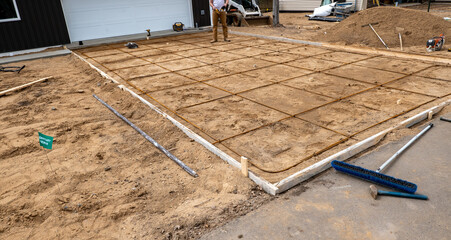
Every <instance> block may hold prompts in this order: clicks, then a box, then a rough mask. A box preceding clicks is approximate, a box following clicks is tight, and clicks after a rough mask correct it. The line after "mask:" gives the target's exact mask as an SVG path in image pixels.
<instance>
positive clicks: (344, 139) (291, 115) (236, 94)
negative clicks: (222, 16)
mask: <svg viewBox="0 0 451 240" xmlns="http://www.w3.org/2000/svg"><path fill="white" fill-rule="evenodd" d="M174 41H179V40H174ZM243 41H244V40H243ZM180 42H182V41H180ZM182 43H183V42H182ZM184 44H186V43H184ZM264 44H268V43H262V44H261V45H264ZM248 47H250V46H244V47H243V49H244V48H248ZM294 47H296V46H293V48H294ZM199 48H202V47H199ZM113 49H117V50H119V51H121V52H122V53H126V54H129V55H131V56H133V57H134V58H138V59H142V60H144V61H147V60H146V59H143V57H138V56H135V55H133V54H131V53H130V52H126V51H123V50H121V49H119V47H118V48H113ZM153 49H160V48H158V47H157V48H153ZM195 49H197V48H195ZM289 49H291V48H289ZM160 50H161V49H160ZM189 50H193V49H189ZM189 50H186V51H189ZM235 50H236V49H235ZM100 51H102V50H100ZM215 51H218V52H229V51H233V50H215ZM268 51H270V52H280V51H275V50H271V49H269V50H268ZM180 52H181V53H182V52H183V51H180ZM332 52H343V51H332ZM82 54H83V53H82ZM165 54H174V55H177V56H180V57H182V58H185V59H191V60H194V61H198V62H201V63H203V64H206V65H204V66H216V65H215V64H216V63H213V64H210V63H206V62H202V61H200V60H197V59H192V58H193V57H198V56H204V55H211V54H215V53H207V54H202V55H197V56H190V57H185V56H183V55H181V54H177V53H176V52H168V53H165ZM321 54H325V53H320V54H317V55H321ZM83 55H84V54H83ZM113 55H114V54H113ZM293 55H297V56H299V57H298V58H296V59H292V60H289V61H285V62H282V63H280V62H279V63H277V62H274V61H270V60H263V61H267V62H271V63H273V64H270V65H268V66H264V67H262V68H258V69H264V68H268V67H272V66H276V65H286V63H289V62H293V61H296V60H298V59H304V58H310V57H313V58H316V59H321V58H317V57H315V56H316V55H309V56H304V55H300V54H293ZM360 55H362V54H360ZM105 56H108V55H105ZM153 56H155V55H153ZM379 56H380V55H373V56H369V57H368V58H365V59H360V60H356V61H352V62H349V63H341V62H337V61H334V62H337V63H340V64H341V65H339V66H336V67H331V68H327V69H323V70H318V71H312V70H310V69H306V68H302V67H297V66H290V65H286V66H289V67H293V68H298V69H302V70H308V71H312V72H311V73H307V74H305V75H302V76H308V75H311V74H315V73H322V74H326V75H331V76H337V75H334V74H328V73H324V72H323V71H327V70H330V69H334V68H339V67H343V66H346V65H349V64H353V63H357V62H360V61H365V60H368V59H371V58H375V57H379ZM85 57H87V56H86V55H85ZM96 57H99V56H96ZM88 58H89V57H88ZM246 58H253V57H248V56H244V57H243V58H239V59H235V60H240V59H246ZM91 59H92V60H94V61H96V60H95V59H93V58H91ZM235 60H232V61H235ZM321 60H324V59H321ZM170 61H173V60H168V61H164V62H170ZM96 62H97V63H98V64H99V65H101V66H102V67H104V68H105V69H108V70H109V71H113V72H114V71H115V70H118V69H115V70H111V69H109V68H107V67H106V66H104V65H103V64H102V63H100V62H98V61H96ZM147 62H149V63H150V64H155V65H157V66H159V67H161V68H163V69H166V70H168V72H165V73H160V74H168V73H174V74H177V75H180V76H183V77H186V78H188V79H190V80H192V81H193V83H189V84H185V85H178V86H175V87H171V88H166V89H164V90H168V89H172V88H177V87H182V86H187V85H192V84H195V83H203V84H205V85H208V86H211V87H214V88H216V89H219V90H222V91H224V92H227V93H230V95H227V96H224V97H221V98H216V99H213V100H209V101H206V102H202V103H198V104H194V105H190V106H185V107H183V108H181V109H186V108H190V107H193V106H197V105H201V104H205V103H208V102H212V101H216V100H218V99H222V98H227V97H231V96H239V97H241V98H243V99H246V100H249V101H251V102H254V103H256V104H259V105H262V106H265V107H267V108H270V109H273V110H276V111H278V112H281V113H284V114H287V115H288V116H287V117H285V118H282V119H280V120H278V121H275V122H272V123H268V124H265V125H262V126H259V127H257V128H254V129H251V130H248V131H245V132H243V133H240V134H237V135H234V136H232V137H228V138H225V139H220V140H217V139H215V138H214V137H212V136H210V135H209V134H208V133H206V132H204V131H203V130H202V129H201V128H200V127H198V126H197V125H195V124H194V123H192V122H190V121H189V120H187V119H186V118H184V117H183V116H180V115H179V114H177V112H176V111H174V110H172V109H170V108H168V107H166V106H165V105H164V104H162V103H160V102H159V101H157V100H156V99H154V98H153V97H152V96H150V95H149V94H148V93H147V92H145V91H143V90H141V89H139V88H138V87H137V86H135V85H134V84H132V83H130V82H129V81H131V80H134V79H137V78H134V79H124V78H123V77H121V76H119V77H120V78H121V79H122V80H124V81H126V82H127V83H129V85H130V86H132V87H134V88H135V89H137V90H139V91H140V92H142V93H144V94H145V95H146V96H148V97H150V98H151V99H152V100H154V101H155V102H157V103H159V104H160V105H161V106H163V107H164V108H166V109H168V110H170V111H171V112H173V113H174V114H176V115H177V116H178V117H180V118H181V119H183V120H185V121H186V122H188V123H190V124H191V125H193V126H194V127H195V128H197V129H199V130H200V131H201V132H202V133H203V134H205V135H207V136H208V137H210V138H211V139H213V140H214V141H215V142H213V144H219V143H221V144H222V145H223V146H225V147H226V148H228V149H229V150H231V151H232V152H234V153H235V154H237V155H240V154H238V153H237V152H236V151H234V150H233V149H230V147H228V146H227V145H225V144H224V143H223V142H224V141H226V140H229V139H231V138H235V137H237V136H241V135H244V134H247V133H249V132H252V131H256V130H258V129H261V128H263V127H267V126H269V125H272V124H275V123H278V122H281V121H283V120H287V119H289V118H296V119H300V120H302V121H305V122H309V121H307V120H305V119H302V118H300V117H297V116H296V115H299V114H303V113H306V112H308V111H312V110H314V109H317V108H320V107H323V106H325V105H328V104H331V103H334V102H338V101H340V100H343V99H346V98H349V97H352V96H355V95H358V94H361V93H363V92H366V91H369V90H372V89H374V88H377V87H385V88H391V89H396V88H394V87H388V86H383V85H385V84H389V83H391V82H394V81H397V80H400V79H402V78H405V77H408V76H412V75H414V74H416V73H418V72H421V71H424V70H425V69H427V68H428V67H427V68H425V69H421V70H419V71H416V72H412V73H410V74H404V73H401V74H404V75H405V76H402V77H399V78H396V79H393V80H391V81H389V82H385V83H382V84H377V85H375V86H373V87H370V88H368V89H365V90H362V91H359V92H357V93H354V94H351V95H349V96H345V97H340V98H338V99H335V98H333V97H330V96H326V95H322V94H318V93H314V92H311V91H307V92H311V93H314V94H317V95H322V96H326V97H329V98H332V99H335V100H334V101H331V102H328V103H326V104H323V105H321V106H318V107H315V108H312V109H309V110H306V111H303V112H300V113H296V114H288V113H285V112H284V111H281V110H280V109H276V108H273V107H270V106H267V105H265V104H262V103H259V102H257V101H253V100H251V99H248V98H246V97H243V96H241V95H239V94H241V93H244V92H248V91H251V90H255V89H258V88H263V87H267V86H271V85H275V84H280V85H283V86H287V85H284V84H283V82H286V81H289V80H292V79H294V78H298V77H301V76H296V77H292V78H288V79H285V80H283V81H280V82H273V83H270V84H266V85H263V86H259V87H256V88H252V89H248V90H245V91H241V92H238V93H233V92H230V91H227V90H225V89H222V88H219V87H217V86H214V85H212V84H208V83H205V82H206V81H210V80H213V79H214V78H212V79H206V80H196V79H193V78H191V77H189V76H185V75H183V74H180V73H178V71H186V70H190V69H195V68H198V67H193V68H188V69H182V70H177V71H173V70H170V69H167V68H164V67H163V66H160V65H158V64H157V63H153V62H151V61H147ZM146 65H149V64H145V65H142V66H146ZM133 67H137V66H133ZM133 67H131V68H133ZM365 67H367V66H365ZM368 68H370V69H371V68H372V67H368ZM121 69H122V68H121ZM258 69H256V70H258ZM373 69H378V70H383V71H387V72H393V73H399V72H395V71H390V70H385V69H379V68H373ZM249 71H253V70H246V71H241V72H234V73H231V74H227V75H224V76H222V77H227V76H232V75H237V74H244V75H246V72H249ZM160 74H155V75H160ZM155 75H151V76H155ZM247 76H249V75H247ZM144 77H147V76H142V77H138V78H144ZM337 77H340V78H344V79H347V80H351V81H357V82H362V83H366V84H371V83H368V82H364V81H360V80H356V79H351V78H347V77H343V76H337ZM430 79H434V78H430ZM437 80H442V79H437ZM442 81H446V80H442ZM372 85H374V84H372ZM287 87H291V88H294V89H300V90H303V91H306V90H305V89H301V88H296V87H292V86H287ZM397 90H401V91H406V90H402V89H397ZM159 91H160V90H159ZM406 92H411V91H406ZM415 93H416V92H415ZM416 94H420V95H424V96H428V97H433V98H434V99H433V100H430V101H428V102H426V103H423V104H421V105H419V106H415V107H413V108H411V109H409V110H406V111H403V112H402V113H400V114H397V115H396V116H393V117H390V118H388V119H386V120H384V121H381V122H379V123H377V124H374V125H372V126H370V127H367V128H365V129H364V130H361V131H359V132H357V133H354V134H351V135H346V134H342V133H339V132H336V131H333V130H331V129H328V128H326V127H323V126H320V125H318V124H315V123H311V122H309V123H311V124H313V125H315V126H318V127H320V128H324V129H327V130H329V131H332V132H335V133H337V134H340V135H341V136H344V137H345V138H343V139H341V140H340V141H338V142H337V143H334V144H332V145H330V146H328V147H326V148H324V149H322V150H320V151H317V152H315V153H314V154H312V155H310V156H308V157H306V158H304V159H302V160H301V161H299V162H296V163H295V164H293V165H292V166H290V167H289V168H286V169H282V170H276V171H275V170H268V169H264V168H262V167H261V168H259V166H258V165H256V164H255V163H254V162H252V163H251V164H252V165H253V166H254V167H256V168H257V169H260V170H261V171H264V172H268V173H280V172H283V171H286V170H289V169H291V168H293V167H295V166H297V165H298V164H300V163H302V162H303V161H305V160H307V159H309V158H311V157H314V156H316V155H318V154H320V153H323V152H325V151H327V150H329V149H330V148H333V147H334V146H337V145H339V144H341V143H343V142H345V141H347V140H349V139H351V138H353V137H354V136H355V135H357V134H359V133H361V132H364V131H366V130H368V129H370V128H372V127H374V126H376V125H379V124H381V123H384V122H386V121H389V120H391V119H393V118H396V117H398V116H400V115H403V114H405V113H407V112H410V111H412V110H414V109H416V108H418V107H420V106H423V105H425V104H427V103H429V102H431V101H434V100H436V99H437V97H435V96H430V95H427V94H422V93H416ZM448 95H449V94H448ZM446 96H447V95H445V97H446ZM179 110H180V109H179Z"/></svg>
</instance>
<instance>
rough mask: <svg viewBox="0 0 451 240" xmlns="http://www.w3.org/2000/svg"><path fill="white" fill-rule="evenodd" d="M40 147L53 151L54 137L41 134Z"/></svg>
mask: <svg viewBox="0 0 451 240" xmlns="http://www.w3.org/2000/svg"><path fill="white" fill-rule="evenodd" d="M39 145H41V146H42V147H44V148H45V149H50V150H51V149H52V145H53V137H50V136H47V135H45V134H42V133H39Z"/></svg>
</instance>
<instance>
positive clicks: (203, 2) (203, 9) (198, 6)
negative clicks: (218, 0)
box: [193, 0, 211, 27]
mask: <svg viewBox="0 0 451 240" xmlns="http://www.w3.org/2000/svg"><path fill="white" fill-rule="evenodd" d="M193 15H194V27H203V26H210V25H211V21H210V5H209V0H193Z"/></svg>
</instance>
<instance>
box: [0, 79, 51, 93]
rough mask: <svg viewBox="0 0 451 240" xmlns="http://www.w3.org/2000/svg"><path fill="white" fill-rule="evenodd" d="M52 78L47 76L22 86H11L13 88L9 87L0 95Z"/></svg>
mask: <svg viewBox="0 0 451 240" xmlns="http://www.w3.org/2000/svg"><path fill="white" fill-rule="evenodd" d="M51 78H53V77H46V78H42V79H39V80H36V81H33V82H30V83H27V84H24V85H21V86H17V87H13V88H11V89H8V90H5V91H2V92H0V96H3V95H5V94H7V93H10V92H14V91H17V90H20V89H23V88H26V87H28V86H31V85H33V84H35V83H40V82H44V81H47V80H49V79H51Z"/></svg>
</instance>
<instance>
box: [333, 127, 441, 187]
mask: <svg viewBox="0 0 451 240" xmlns="http://www.w3.org/2000/svg"><path fill="white" fill-rule="evenodd" d="M433 126H434V125H433V124H432V123H431V124H429V125H428V126H427V127H426V128H424V129H423V130H422V131H421V132H420V133H419V134H417V135H416V136H415V137H413V138H412V139H411V140H410V141H409V142H408V143H407V144H406V145H404V146H403V147H402V148H401V149H400V150H398V151H397V152H396V153H395V154H394V155H393V156H392V157H391V158H390V159H388V160H387V161H386V162H384V164H382V166H381V167H379V168H378V169H377V171H373V170H369V169H365V168H362V167H358V166H354V165H352V164H348V163H345V162H341V161H337V160H334V161H332V163H331V165H332V167H333V168H335V170H337V171H340V172H343V173H346V174H348V175H351V176H354V177H357V178H361V179H363V180H367V181H370V182H374V183H377V184H380V185H383V186H386V187H389V188H394V189H399V190H402V191H405V192H408V193H415V191H416V190H417V185H416V184H414V183H411V182H408V181H405V180H402V179H397V178H394V177H392V176H388V175H385V174H382V173H381V171H382V170H384V169H385V168H386V167H387V166H388V165H389V164H390V163H391V162H393V160H394V159H396V158H397V157H398V156H399V155H400V154H401V153H402V152H403V151H404V150H406V149H407V148H408V147H409V146H410V145H412V143H413V142H415V141H416V140H417V139H418V138H420V137H421V136H422V135H423V134H425V133H426V132H427V131H429V129H431V128H432V127H433Z"/></svg>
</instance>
